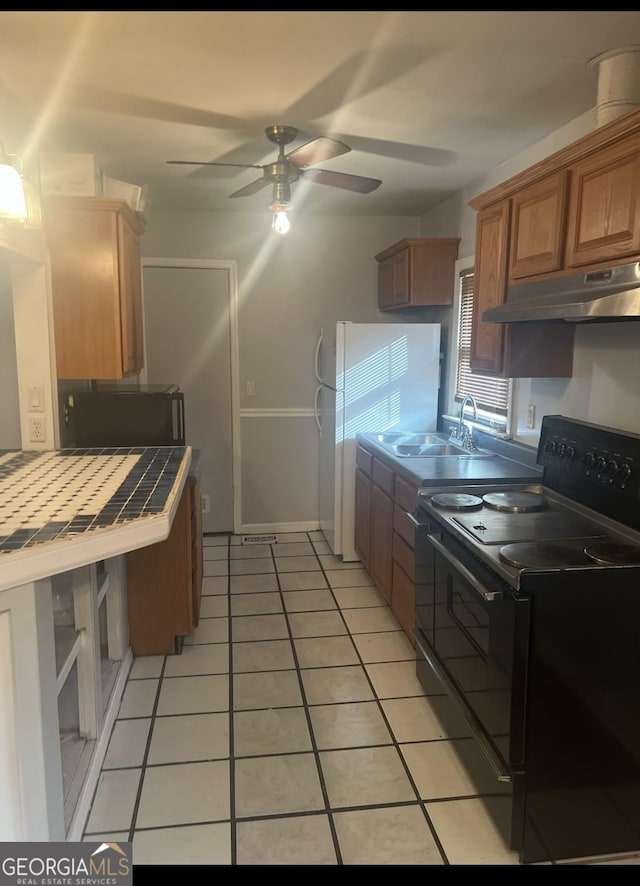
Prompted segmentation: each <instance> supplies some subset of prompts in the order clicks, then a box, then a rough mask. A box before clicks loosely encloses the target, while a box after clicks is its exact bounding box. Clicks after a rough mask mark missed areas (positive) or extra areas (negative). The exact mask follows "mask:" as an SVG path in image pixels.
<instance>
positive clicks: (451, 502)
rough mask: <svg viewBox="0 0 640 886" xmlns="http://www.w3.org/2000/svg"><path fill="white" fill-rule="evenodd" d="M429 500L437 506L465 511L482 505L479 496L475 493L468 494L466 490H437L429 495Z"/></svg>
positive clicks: (449, 509)
mask: <svg viewBox="0 0 640 886" xmlns="http://www.w3.org/2000/svg"><path fill="white" fill-rule="evenodd" d="M431 501H432V502H433V504H434V505H436V506H437V507H439V508H445V509H446V510H448V511H467V510H470V509H471V508H479V507H480V506H481V505H482V499H481V498H479V497H478V496H477V495H468V494H467V493H466V492H438V493H436V495H432V496H431Z"/></svg>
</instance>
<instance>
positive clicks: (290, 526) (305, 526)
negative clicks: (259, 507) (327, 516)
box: [238, 520, 320, 535]
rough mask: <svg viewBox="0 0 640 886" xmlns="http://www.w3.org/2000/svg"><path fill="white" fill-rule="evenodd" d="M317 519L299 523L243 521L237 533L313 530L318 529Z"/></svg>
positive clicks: (251, 533) (252, 533)
mask: <svg viewBox="0 0 640 886" xmlns="http://www.w3.org/2000/svg"><path fill="white" fill-rule="evenodd" d="M319 528H320V527H319V525H318V521H317V520H307V521H305V522H301V523H243V524H242V526H241V527H240V532H239V533H238V534H239V535H254V534H256V533H259V534H260V535H266V534H267V533H268V534H274V533H277V532H313V531H314V530H316V529H319Z"/></svg>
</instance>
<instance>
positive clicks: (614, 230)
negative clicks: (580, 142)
mask: <svg viewBox="0 0 640 886" xmlns="http://www.w3.org/2000/svg"><path fill="white" fill-rule="evenodd" d="M571 179H572V184H571V195H570V201H569V222H568V231H567V265H568V266H569V267H579V266H581V265H587V264H591V263H595V262H609V261H615V260H617V259H619V258H624V257H625V256H631V255H634V254H636V253H638V252H640V136H637V135H636V136H631V137H629V138H627V139H623V140H622V141H621V142H619V143H618V144H615V145H611V146H610V147H609V148H607V149H605V150H602V151H599V152H598V154H597V156H595V157H592V158H590V159H586V160H584V161H582V162H581V163H576V164H575V166H573V167H572V168H571Z"/></svg>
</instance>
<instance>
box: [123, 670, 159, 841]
mask: <svg viewBox="0 0 640 886" xmlns="http://www.w3.org/2000/svg"><path fill="white" fill-rule="evenodd" d="M134 663H135V659H134ZM166 665H167V657H166V655H165V656H164V660H163V662H162V667H161V668H160V676H159V678H158V688H157V689H156V697H155V699H154V701H153V708H152V711H151V722H150V724H149V734H148V735H147V741H146V743H145V748H144V754H143V755H142V764H141V767H140V781H139V782H138V790H137V791H136V799H135V802H134V804H133V811H132V814H131V822H130V824H129V842H130V843H131V844H132V846H133V836H134V833H135V829H136V823H137V820H138V810H139V808H140V800H141V799H142V789H143V786H144V779H145V775H146V771H147V759H148V757H149V751H150V749H151V741H152V739H153V730H154V727H155V722H156V712H157V710H158V704H159V702H160V692H161V691H162V681H163V680H164V671H165V667H166Z"/></svg>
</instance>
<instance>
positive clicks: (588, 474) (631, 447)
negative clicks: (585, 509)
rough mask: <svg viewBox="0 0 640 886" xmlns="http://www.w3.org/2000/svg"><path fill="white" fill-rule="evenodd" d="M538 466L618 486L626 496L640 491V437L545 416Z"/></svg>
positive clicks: (576, 478)
mask: <svg viewBox="0 0 640 886" xmlns="http://www.w3.org/2000/svg"><path fill="white" fill-rule="evenodd" d="M537 461H538V464H540V465H542V466H543V467H544V468H545V470H547V469H549V470H551V471H553V472H556V471H557V472H561V473H559V476H562V475H563V474H565V473H566V475H567V477H568V478H569V477H571V478H573V479H574V480H578V479H583V480H588V481H591V482H594V483H597V484H600V485H602V486H608V487H614V488H615V489H617V490H618V491H619V492H622V493H623V494H624V495H625V497H626V495H629V494H630V493H631V494H635V493H636V492H637V491H638V489H639V488H640V435H637V434H631V433H629V434H627V433H624V432H620V431H615V430H613V429H611V428H605V427H601V426H598V425H591V424H587V423H584V422H576V421H574V420H573V419H566V418H564V417H562V416H545V417H544V419H543V423H542V431H541V435H540V443H539V445H538V458H537Z"/></svg>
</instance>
